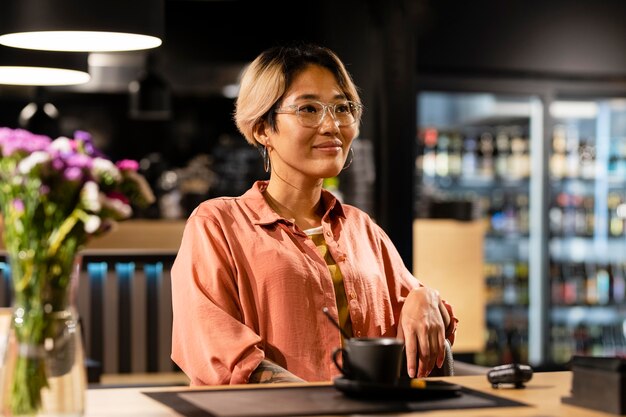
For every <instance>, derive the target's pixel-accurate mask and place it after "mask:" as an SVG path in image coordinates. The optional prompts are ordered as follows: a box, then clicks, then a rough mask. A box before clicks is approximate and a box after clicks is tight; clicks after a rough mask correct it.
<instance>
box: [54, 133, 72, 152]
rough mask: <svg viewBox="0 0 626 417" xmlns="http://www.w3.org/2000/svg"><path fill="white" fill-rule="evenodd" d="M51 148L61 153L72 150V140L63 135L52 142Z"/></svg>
mask: <svg viewBox="0 0 626 417" xmlns="http://www.w3.org/2000/svg"><path fill="white" fill-rule="evenodd" d="M50 149H52V150H55V151H59V152H61V153H68V152H72V141H71V140H70V139H69V138H66V137H65V136H61V137H59V138H57V139H55V140H53V141H52V143H50Z"/></svg>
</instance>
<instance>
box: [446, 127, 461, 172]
mask: <svg viewBox="0 0 626 417" xmlns="http://www.w3.org/2000/svg"><path fill="white" fill-rule="evenodd" d="M462 152H463V137H462V136H461V134H460V133H459V132H454V133H452V134H451V135H450V154H449V155H448V170H449V173H450V176H451V177H453V178H459V177H460V176H461V174H462V173H463V162H462Z"/></svg>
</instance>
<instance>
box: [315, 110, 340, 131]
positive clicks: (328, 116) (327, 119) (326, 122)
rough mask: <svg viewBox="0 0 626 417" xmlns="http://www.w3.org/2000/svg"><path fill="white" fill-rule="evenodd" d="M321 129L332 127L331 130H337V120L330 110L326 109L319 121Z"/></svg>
mask: <svg viewBox="0 0 626 417" xmlns="http://www.w3.org/2000/svg"><path fill="white" fill-rule="evenodd" d="M320 128H321V129H329V128H330V129H332V130H333V131H339V121H338V120H337V118H336V117H335V114H334V113H333V111H332V110H330V109H327V110H326V113H325V114H324V116H323V117H322V121H321V122H320Z"/></svg>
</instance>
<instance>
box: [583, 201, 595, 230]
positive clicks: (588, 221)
mask: <svg viewBox="0 0 626 417" xmlns="http://www.w3.org/2000/svg"><path fill="white" fill-rule="evenodd" d="M594 206H595V200H594V197H593V196H585V197H584V198H583V208H584V211H585V234H584V235H585V236H586V237H593V235H594V229H595V226H596V219H595V213H594Z"/></svg>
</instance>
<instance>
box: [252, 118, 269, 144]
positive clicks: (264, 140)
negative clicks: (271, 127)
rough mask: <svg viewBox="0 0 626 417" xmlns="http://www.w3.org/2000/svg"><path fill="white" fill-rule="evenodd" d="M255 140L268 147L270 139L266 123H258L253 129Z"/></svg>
mask: <svg viewBox="0 0 626 417" xmlns="http://www.w3.org/2000/svg"><path fill="white" fill-rule="evenodd" d="M252 134H253V135H254V139H255V140H256V141H257V142H259V143H260V144H261V145H263V146H267V144H268V141H269V137H268V136H267V128H266V124H265V122H264V121H261V122H259V123H257V124H256V125H255V126H254V129H252Z"/></svg>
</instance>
